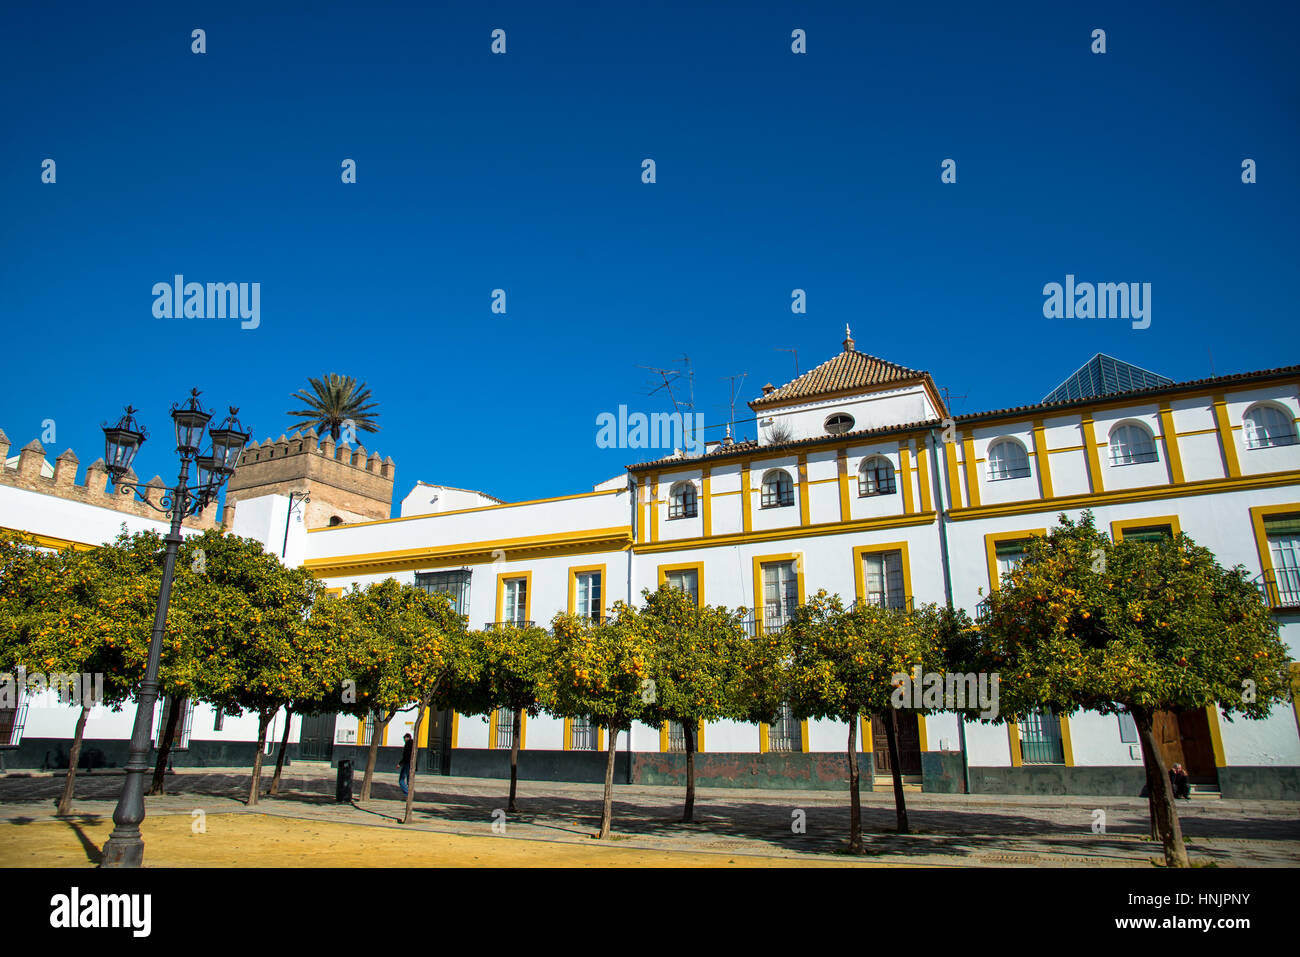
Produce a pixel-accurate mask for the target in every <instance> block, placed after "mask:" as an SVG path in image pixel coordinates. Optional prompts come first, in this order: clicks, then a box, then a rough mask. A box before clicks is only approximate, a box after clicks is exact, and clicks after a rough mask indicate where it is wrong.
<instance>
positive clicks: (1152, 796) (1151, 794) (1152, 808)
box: [1138, 739, 1160, 841]
mask: <svg viewBox="0 0 1300 957" xmlns="http://www.w3.org/2000/svg"><path fill="white" fill-rule="evenodd" d="M1139 740H1140V739H1139ZM1138 746H1139V747H1141V745H1140V744H1139V745H1138ZM1142 769H1143V770H1144V771H1146V776H1147V823H1148V825H1150V830H1151V840H1153V841H1158V840H1160V829H1159V828H1158V827H1156V792H1155V789H1154V788H1153V787H1152V785H1151V777H1152V774H1151V756H1150V755H1149V754H1147V749H1146V748H1142Z"/></svg>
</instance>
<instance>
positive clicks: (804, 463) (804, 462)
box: [798, 452, 810, 527]
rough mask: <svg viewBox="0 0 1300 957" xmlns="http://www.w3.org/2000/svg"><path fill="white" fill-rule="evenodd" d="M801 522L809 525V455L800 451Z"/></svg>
mask: <svg viewBox="0 0 1300 957" xmlns="http://www.w3.org/2000/svg"><path fill="white" fill-rule="evenodd" d="M798 469H799V524H800V525H803V526H805V527H806V526H808V525H809V524H810V519H809V518H808V456H807V455H806V454H805V453H802V452H801V453H799V464H798Z"/></svg>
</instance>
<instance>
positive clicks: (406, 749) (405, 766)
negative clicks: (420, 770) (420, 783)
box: [397, 734, 415, 794]
mask: <svg viewBox="0 0 1300 957" xmlns="http://www.w3.org/2000/svg"><path fill="white" fill-rule="evenodd" d="M414 749H415V741H414V740H412V738H411V736H410V735H409V734H408V735H406V744H405V745H403V747H402V760H401V762H400V763H399V764H398V765H397V786H398V787H400V788H401V789H402V793H403V794H406V793H408V792H409V791H410V781H411V752H412V751H413V750H414Z"/></svg>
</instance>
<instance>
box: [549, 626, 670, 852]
mask: <svg viewBox="0 0 1300 957" xmlns="http://www.w3.org/2000/svg"><path fill="white" fill-rule="evenodd" d="M612 610H613V616H612V618H610V619H609V620H607V621H603V622H596V621H593V620H592V619H591V618H587V617H585V616H581V615H568V614H563V613H561V614H558V615H556V616H555V618H554V619H552V621H551V629H552V633H553V634H554V636H555V646H554V647H555V650H554V658H553V659H552V662H551V667H550V668H547V669H546V670H545V671H543V672H542V674H541V675H540V676H539V677H538V682H537V693H538V698H539V700H540V701H541V702H542V706H543V707H544V708H545V709H546V711H548V712H549V713H551V714H553V715H555V716H556V717H559V718H584V717H590V718H591V720H592V721H594V722H595V723H596V724H597V725H599V726H600V727H603V728H606V729H608V730H609V745H608V752H607V754H606V760H605V800H604V805H603V807H602V810H601V815H600V835H599V836H600V838H601V839H602V840H604V839H606V838H608V837H609V836H610V826H611V824H612V817H613V796H614V755H615V754H616V753H617V742H618V732H619V731H628V732H629V733H630V732H631V729H632V722H634V721H638V720H640V719H641V718H642V716H643V715H644V713H645V709H646V704H647V702H646V700H645V697H647V696H646V695H645V691H646V690H647V687H648V686H647V685H646V684H645V682H647V681H648V679H649V662H650V659H651V656H652V655H653V653H654V649H653V648H652V647H651V645H650V644H649V642H648V641H647V640H646V638H645V632H644V630H643V629H642V628H639V627H638V626H637V623H636V609H635V608H632V607H630V606H628V605H625V604H624V603H623V602H616V603H615V605H614V608H613V609H612Z"/></svg>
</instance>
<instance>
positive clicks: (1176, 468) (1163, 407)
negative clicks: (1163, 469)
mask: <svg viewBox="0 0 1300 957" xmlns="http://www.w3.org/2000/svg"><path fill="white" fill-rule="evenodd" d="M1160 437H1161V438H1162V439H1164V443H1165V461H1166V462H1168V463H1169V481H1170V482H1171V483H1173V484H1174V485H1182V484H1183V482H1185V481H1186V479H1185V478H1183V456H1182V452H1181V451H1179V448H1178V430H1177V429H1176V428H1174V410H1173V408H1172V407H1171V406H1170V404H1169V403H1168V402H1161V403H1160Z"/></svg>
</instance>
